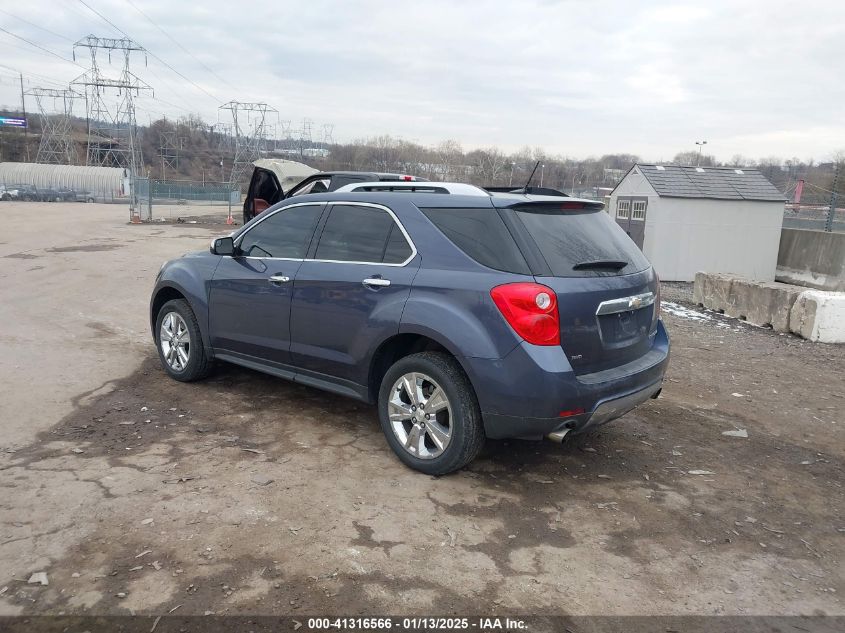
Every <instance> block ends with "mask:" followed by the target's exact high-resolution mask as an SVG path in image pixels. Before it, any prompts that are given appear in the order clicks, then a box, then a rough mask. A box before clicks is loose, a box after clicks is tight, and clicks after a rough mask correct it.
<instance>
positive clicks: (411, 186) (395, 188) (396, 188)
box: [335, 181, 490, 196]
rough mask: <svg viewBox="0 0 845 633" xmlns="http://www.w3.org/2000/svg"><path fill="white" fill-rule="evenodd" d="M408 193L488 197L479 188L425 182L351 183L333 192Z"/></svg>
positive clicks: (455, 183)
mask: <svg viewBox="0 0 845 633" xmlns="http://www.w3.org/2000/svg"><path fill="white" fill-rule="evenodd" d="M400 191H405V192H409V193H445V194H452V195H461V196H489V195H490V194H489V193H487V192H486V191H485V190H484V189H482V188H481V187H476V186H475V185H468V184H466V183H464V182H425V181H412V182H407V181H378V182H353V183H350V184H348V185H344V186H343V187H340V188H339V189H336V190H335V193H352V192H359V193H360V192H384V193H392V192H400Z"/></svg>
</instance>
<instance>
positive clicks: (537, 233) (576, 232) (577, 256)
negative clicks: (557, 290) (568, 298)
mask: <svg viewBox="0 0 845 633" xmlns="http://www.w3.org/2000/svg"><path fill="white" fill-rule="evenodd" d="M515 212H516V216H517V217H518V218H519V220H521V221H522V224H523V225H524V226H525V228H526V230H527V231H528V233H529V234H530V235H531V237H532V238H533V239H534V241H535V242H536V243H537V247H538V249H539V250H540V254H541V255H542V256H543V258H544V259H545V260H546V262H547V263H548V265H549V268H550V269H551V271H552V274H553V275H554V276H555V277H592V276H596V275H604V274H619V275H625V274H630V273H635V272H639V271H641V270H645V269H647V268H648V267H649V265H650V264H649V262H648V260H647V259H646V257H645V255H643V254H642V251H640V249H639V248H637V245H636V244H634V242H632V241H631V238H630V237H628V236H627V235H626V234H625V231H624V230H623V229H622V228H621V227H620V226H619V225H618V224H617V223H616V222H614V221H613V219H611V218H610V217H609V216H608V214H607V213H604V212H603V211H601V210H559V209H544V208H542V207H536V208H534V207H522V208H520V207H517V208H516V209H515Z"/></svg>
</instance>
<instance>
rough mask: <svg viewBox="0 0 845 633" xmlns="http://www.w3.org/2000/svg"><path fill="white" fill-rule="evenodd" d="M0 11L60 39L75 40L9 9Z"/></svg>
mask: <svg viewBox="0 0 845 633" xmlns="http://www.w3.org/2000/svg"><path fill="white" fill-rule="evenodd" d="M0 13H5V14H6V15H8V16H9V17H12V18H15V19H16V20H18V21H20V22H23V23H24V24H29V25H30V26H34V27H35V28H36V29H41V30H42V31H44V32H45V33H49V34H50V35H55V36H56V37H58V38H60V39H63V40H65V41H68V42H72V41H73V40H72V39H70V38H69V37H65V36H64V35H61V34H59V33H56V32H55V31H51V30H50V29H48V28H44V27H43V26H41V25H39V24H36V23H35V22H30V21H29V20H24V19H23V18H22V17H20V16H18V15H15V14H14V13H9V12H8V11H5V10H4V9H0Z"/></svg>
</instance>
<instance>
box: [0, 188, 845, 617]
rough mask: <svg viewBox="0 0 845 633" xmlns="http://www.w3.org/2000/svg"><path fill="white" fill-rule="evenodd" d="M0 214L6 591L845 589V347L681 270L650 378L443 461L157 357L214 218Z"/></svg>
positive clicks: (240, 377) (771, 600) (272, 605)
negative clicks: (756, 314) (697, 285)
mask: <svg viewBox="0 0 845 633" xmlns="http://www.w3.org/2000/svg"><path fill="white" fill-rule="evenodd" d="M0 215H2V219H3V222H4V226H5V231H4V233H3V236H0V283H2V302H0V342H2V350H3V353H2V355H0V371H1V372H2V374H0V375H2V380H0V403H1V404H0V407H2V409H0V413H2V416H0V424H2V435H0V449H2V453H0V593H1V595H0V614H20V613H61V612H66V613H98V614H104V613H127V612H136V613H167V612H169V611H171V610H173V609H178V611H177V613H180V614H203V613H207V612H214V613H218V614H222V613H226V614H243V613H249V614H302V615H305V614H311V613H320V614H325V613H326V612H328V613H333V614H343V615H352V614H358V613H362V614H365V613H368V614H373V613H385V612H387V613H396V614H412V613H429V614H432V613H433V614H440V615H447V614H450V613H463V614H466V613H468V612H469V613H500V614H513V613H526V614H527V613H543V614H600V613H601V614H836V615H842V614H845V608H843V597H845V564H843V562H844V561H843V554H845V515H843V482H845V476H844V475H845V472H843V466H845V451H843V448H845V436H843V433H845V415H843V411H845V381H843V375H844V374H845V346H839V347H836V346H826V345H821V344H812V343H806V342H803V341H802V340H800V339H797V338H794V337H791V336H782V335H777V334H774V333H772V332H770V331H767V330H763V329H759V328H755V327H752V326H748V325H746V324H743V323H738V322H735V321H731V320H728V319H725V318H723V317H720V316H718V315H710V314H702V313H700V312H697V311H696V310H695V309H691V308H692V304H690V303H689V289H688V288H687V287H684V286H671V285H668V284H666V285H664V300H667V301H671V303H668V304H667V305H666V310H665V314H664V317H665V319H666V322H667V325H668V328H669V331H670V335H671V337H672V342H673V350H672V354H673V356H672V363H671V368H670V371H669V375H668V380H667V382H666V386H665V389H664V391H663V395H662V397H661V398H660V399H659V400H656V401H652V402H650V403H648V404H646V405H644V406H643V407H641V408H640V409H638V410H636V411H635V412H633V413H631V414H629V415H627V416H625V418H623V419H622V420H619V421H617V422H615V423H613V424H610V425H607V426H606V427H604V428H603V429H602V430H601V431H600V432H598V433H597V434H595V435H592V436H587V437H581V438H577V439H575V440H574V441H571V442H570V443H568V444H566V445H564V446H563V447H561V446H558V445H554V444H551V443H531V442H489V443H488V446H487V448H486V449H485V452H484V453H483V454H482V456H481V458H479V459H478V460H477V461H476V462H474V463H473V464H472V465H471V466H470V467H469V468H468V469H466V470H464V471H462V472H459V473H456V474H454V475H451V476H447V477H442V478H432V477H427V476H423V475H420V474H417V473H415V472H412V471H410V470H408V469H406V468H404V467H403V466H402V465H401V464H400V463H399V461H398V460H397V459H395V458H394V457H393V456H392V454H391V453H390V451H389V450H388V448H387V446H386V444H385V442H384V440H383V438H382V436H381V432H380V429H379V426H378V423H377V421H376V415H375V411H374V410H373V409H372V408H371V407H368V406H365V405H361V404H357V403H355V402H352V401H349V400H346V399H344V398H341V397H337V396H333V395H328V394H325V393H322V392H319V391H316V390H312V389H309V388H306V387H303V386H301V385H294V384H289V383H287V382H284V381H281V380H277V379H274V378H270V377H267V376H263V375H261V374H258V373H254V372H250V371H246V370H242V369H238V368H235V367H231V366H220V367H219V368H218V370H217V371H216V373H215V374H214V375H213V377H212V378H211V379H209V380H207V381H205V382H202V383H197V384H191V385H185V384H180V383H176V382H174V381H171V380H169V379H167V378H166V377H165V375H164V373H163V372H162V371H161V370H160V368H159V366H158V361H157V358H156V356H155V350H154V347H153V345H152V343H151V341H150V338H149V333H148V326H147V302H148V299H149V296H148V293H149V290H150V287H151V284H152V280H153V277H154V275H155V272H156V270H157V269H158V266H159V265H160V263H161V262H162V261H163V260H164V259H166V258H168V257H170V256H174V255H177V254H179V253H181V252H183V251H185V250H191V249H199V248H204V247H205V245H206V244H207V243H208V239H209V238H210V236H211V235H213V234H214V232H219V231H220V230H221V228H222V227H220V226H219V225H216V224H202V223H200V224H196V225H191V224H178V225H172V224H166V225H142V226H129V225H127V224H126V219H127V217H128V214H127V213H126V209H125V208H123V207H113V206H106V205H72V204H68V205H63V204H49V205H37V204H24V203H2V204H0ZM186 215H187V213H186ZM737 430H745V431H746V432H747V435H748V437H747V438H745V437H735V436H728V435H724V432H725V431H737ZM268 481H269V483H268ZM38 571H44V572H46V573H47V575H48V578H49V585H48V586H41V585H35V584H27V582H26V581H27V579H28V578H29V577H30V575H31V574H32V573H33V572H38Z"/></svg>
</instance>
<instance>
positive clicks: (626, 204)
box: [616, 200, 631, 220]
mask: <svg viewBox="0 0 845 633" xmlns="http://www.w3.org/2000/svg"><path fill="white" fill-rule="evenodd" d="M630 210H631V201H630V200H617V201H616V217H617V218H620V219H622V220H627V219H628V213H629V211H630Z"/></svg>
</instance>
